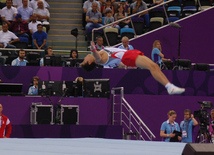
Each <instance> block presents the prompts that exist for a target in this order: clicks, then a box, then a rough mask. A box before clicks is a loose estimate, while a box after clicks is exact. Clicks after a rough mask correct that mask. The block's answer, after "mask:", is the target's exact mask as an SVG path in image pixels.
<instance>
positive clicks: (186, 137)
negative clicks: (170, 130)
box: [180, 109, 198, 143]
mask: <svg viewBox="0 0 214 155" xmlns="http://www.w3.org/2000/svg"><path fill="white" fill-rule="evenodd" d="M197 125H198V122H197V121H196V119H195V118H194V115H193V114H192V112H191V110H189V109H186V110H184V120H183V121H181V123H180V129H181V131H182V140H181V141H182V142H185V143H192V141H193V140H192V132H193V126H197Z"/></svg>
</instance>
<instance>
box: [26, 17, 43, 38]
mask: <svg viewBox="0 0 214 155" xmlns="http://www.w3.org/2000/svg"><path fill="white" fill-rule="evenodd" d="M31 19H32V21H31V22H30V23H29V24H28V28H29V31H30V34H31V35H33V33H34V32H36V31H37V25H38V24H42V23H41V22H40V21H37V20H36V19H37V16H36V14H33V15H32V16H31Z"/></svg>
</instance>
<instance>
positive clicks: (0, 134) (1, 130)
mask: <svg viewBox="0 0 214 155" xmlns="http://www.w3.org/2000/svg"><path fill="white" fill-rule="evenodd" d="M2 111H3V106H2V104H0V124H1V126H0V138H9V137H10V134H11V131H12V126H11V123H10V120H9V118H7V116H5V115H3V114H2ZM6 128H7V130H5V129H6ZM5 132H6V134H5Z"/></svg>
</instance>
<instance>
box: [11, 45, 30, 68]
mask: <svg viewBox="0 0 214 155" xmlns="http://www.w3.org/2000/svg"><path fill="white" fill-rule="evenodd" d="M24 57H25V51H24V50H23V49H21V50H20V51H19V56H18V58H16V59H14V60H13V61H12V63H11V66H26V65H27V63H28V61H27V60H25V59H24Z"/></svg>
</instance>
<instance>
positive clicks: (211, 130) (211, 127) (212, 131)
mask: <svg viewBox="0 0 214 155" xmlns="http://www.w3.org/2000/svg"><path fill="white" fill-rule="evenodd" d="M210 115H211V119H212V121H211V122H210V125H209V133H210V136H211V141H212V143H213V144H214V109H212V110H211V114H210Z"/></svg>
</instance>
